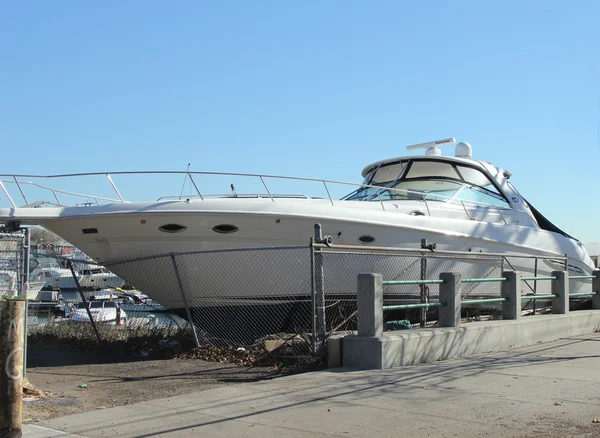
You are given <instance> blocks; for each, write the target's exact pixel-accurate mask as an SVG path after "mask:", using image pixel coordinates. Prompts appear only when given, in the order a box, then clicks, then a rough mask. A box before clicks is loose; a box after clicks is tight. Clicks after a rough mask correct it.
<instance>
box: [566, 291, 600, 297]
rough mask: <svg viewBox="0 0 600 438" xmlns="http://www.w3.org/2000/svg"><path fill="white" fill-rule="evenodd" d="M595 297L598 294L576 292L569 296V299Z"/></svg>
mask: <svg viewBox="0 0 600 438" xmlns="http://www.w3.org/2000/svg"><path fill="white" fill-rule="evenodd" d="M593 295H596V292H576V293H574V294H569V297H591V296H593Z"/></svg>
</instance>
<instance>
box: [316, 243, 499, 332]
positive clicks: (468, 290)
mask: <svg viewBox="0 0 600 438" xmlns="http://www.w3.org/2000/svg"><path fill="white" fill-rule="evenodd" d="M316 252H317V254H318V255H317V260H318V259H319V258H322V264H323V283H324V290H325V318H326V327H327V332H329V333H331V332H344V331H353V330H356V290H357V277H358V274H360V273H379V274H381V275H382V277H383V279H384V280H429V279H438V278H439V275H440V274H441V273H442V272H458V273H460V274H461V276H462V278H492V277H499V276H501V275H502V272H503V269H504V260H503V258H502V257H501V256H485V255H483V254H455V253H453V254H444V253H437V252H430V251H423V252H414V251H411V252H409V251H403V250H390V249H385V250H383V249H382V250H377V249H366V250H361V249H341V248H335V247H328V246H321V247H319V246H316ZM462 293H463V299H467V298H468V299H475V298H491V297H499V296H500V283H499V282H498V283H468V284H464V285H463V289H462ZM435 302H439V285H437V284H431V285H418V284H416V285H389V286H385V287H384V306H391V305H399V304H416V303H435ZM498 308H499V306H498V305H497V304H488V305H486V306H485V307H482V306H481V305H478V306H471V307H468V306H465V311H466V313H467V316H468V317H477V316H478V315H479V314H481V313H482V312H484V313H488V314H491V313H493V312H494V311H495V310H496V309H498ZM469 315H470V316H469ZM384 321H402V322H403V323H404V326H405V327H406V328H408V326H409V325H410V326H421V327H425V326H429V325H432V324H435V323H436V322H437V308H431V309H406V310H391V311H385V312H384ZM390 326H393V324H390Z"/></svg>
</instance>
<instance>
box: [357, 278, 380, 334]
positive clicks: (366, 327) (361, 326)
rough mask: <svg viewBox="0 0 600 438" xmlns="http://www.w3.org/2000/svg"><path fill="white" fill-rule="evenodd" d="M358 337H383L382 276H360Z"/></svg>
mask: <svg viewBox="0 0 600 438" xmlns="http://www.w3.org/2000/svg"><path fill="white" fill-rule="evenodd" d="M356 303H357V309H358V314H357V324H358V336H369V337H373V336H375V337H376V336H382V335H383V277H382V276H381V274H358V295H357V297H356Z"/></svg>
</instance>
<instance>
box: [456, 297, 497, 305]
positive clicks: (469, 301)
mask: <svg viewBox="0 0 600 438" xmlns="http://www.w3.org/2000/svg"><path fill="white" fill-rule="evenodd" d="M504 301H507V300H506V298H482V299H480V300H462V301H461V302H460V303H461V304H479V303H482V304H483V303H502V302H504Z"/></svg>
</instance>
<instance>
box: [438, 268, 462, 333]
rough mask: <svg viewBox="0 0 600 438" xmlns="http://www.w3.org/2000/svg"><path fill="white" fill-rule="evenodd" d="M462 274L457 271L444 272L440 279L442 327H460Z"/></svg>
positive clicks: (440, 320)
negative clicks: (441, 281)
mask: <svg viewBox="0 0 600 438" xmlns="http://www.w3.org/2000/svg"><path fill="white" fill-rule="evenodd" d="M460 278H461V276H460V274H459V273H457V272H442V273H441V274H440V280H443V281H444V282H443V283H442V284H440V303H442V307H440V316H439V324H440V327H458V326H459V325H460V315H461V310H462V305H461V293H460V289H461V287H460V286H461V284H460Z"/></svg>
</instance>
